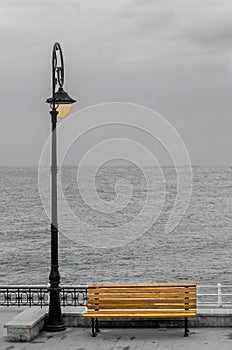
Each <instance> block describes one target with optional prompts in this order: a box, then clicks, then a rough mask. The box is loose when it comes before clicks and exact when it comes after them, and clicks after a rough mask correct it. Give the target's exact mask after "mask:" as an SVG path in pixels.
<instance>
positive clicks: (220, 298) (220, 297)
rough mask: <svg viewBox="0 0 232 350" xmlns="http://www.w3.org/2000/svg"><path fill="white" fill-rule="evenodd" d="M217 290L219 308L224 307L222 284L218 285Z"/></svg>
mask: <svg viewBox="0 0 232 350" xmlns="http://www.w3.org/2000/svg"><path fill="white" fill-rule="evenodd" d="M217 290H218V303H217V304H218V307H222V285H221V283H218V284H217Z"/></svg>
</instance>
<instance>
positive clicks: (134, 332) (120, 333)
mask: <svg viewBox="0 0 232 350" xmlns="http://www.w3.org/2000/svg"><path fill="white" fill-rule="evenodd" d="M231 348H232V328H195V329H192V330H191V332H190V335H189V337H188V338H184V337H183V329H181V328H176V329H173V328H169V329H152V328H150V329H148V328H146V329H142V328H139V329H138V328H137V329H125V328H124V329H121V328H115V329H103V330H102V331H101V333H100V334H99V335H98V336H97V337H96V338H92V337H91V331H90V329H88V328H67V329H66V330H65V331H63V332H60V333H46V332H41V333H40V335H39V336H38V337H37V338H36V339H34V340H33V341H31V342H30V343H9V342H6V341H5V340H4V337H3V336H1V337H0V350H31V349H33V350H85V349H87V350H95V349H98V350H140V349H141V350H150V349H152V350H157V349H163V350H168V349H170V350H171V349H172V350H181V349H185V350H186V349H188V350H193V349H194V350H198V349H199V350H227V349H228V350H229V349H231Z"/></svg>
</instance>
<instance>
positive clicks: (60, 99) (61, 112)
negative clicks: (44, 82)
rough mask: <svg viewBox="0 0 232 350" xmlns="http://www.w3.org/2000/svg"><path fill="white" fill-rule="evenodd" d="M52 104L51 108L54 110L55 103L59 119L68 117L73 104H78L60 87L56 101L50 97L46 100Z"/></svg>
mask: <svg viewBox="0 0 232 350" xmlns="http://www.w3.org/2000/svg"><path fill="white" fill-rule="evenodd" d="M46 102H47V103H49V104H50V108H51V109H52V108H53V103H54V102H55V108H56V110H57V112H58V115H57V117H58V118H60V119H62V118H64V117H66V116H67V115H68V114H69V113H70V112H71V110H72V107H73V103H75V102H76V100H74V99H73V98H72V97H70V96H69V95H68V93H67V92H66V91H64V90H63V88H62V87H61V86H60V87H59V89H58V91H56V92H55V95H54V99H53V97H50V98H48V99H47V100H46Z"/></svg>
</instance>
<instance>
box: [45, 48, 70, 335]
mask: <svg viewBox="0 0 232 350" xmlns="http://www.w3.org/2000/svg"><path fill="white" fill-rule="evenodd" d="M63 84H64V60H63V55H62V50H61V47H60V44H58V43H55V44H54V46H53V51H52V97H51V98H48V99H47V100H46V102H47V103H49V104H50V108H51V111H50V114H51V122H52V164H51V185H52V186H51V187H52V188H51V205H52V212H51V270H50V274H49V282H50V286H49V288H48V290H49V294H50V302H49V311H48V317H47V320H46V330H48V331H51V332H58V331H62V330H64V329H65V326H64V322H63V319H62V314H61V306H60V290H61V288H60V274H59V265H58V219H57V171H58V168H57V146H56V123H57V117H58V118H64V117H66V116H67V115H68V113H69V112H70V111H71V109H72V106H73V103H74V102H76V101H75V100H73V99H72V98H71V97H70V96H69V95H68V94H67V92H65V91H64V90H63ZM57 87H58V90H57V91H56V89H57Z"/></svg>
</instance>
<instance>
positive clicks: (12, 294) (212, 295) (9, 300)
mask: <svg viewBox="0 0 232 350" xmlns="http://www.w3.org/2000/svg"><path fill="white" fill-rule="evenodd" d="M87 291H88V286H87V285H73V286H72V285H63V286H62V285H61V293H60V299H61V306H63V307H65V306H74V307H78V306H85V305H87ZM48 305H49V291H48V286H46V285H0V306H25V307H26V306H29V307H31V306H39V307H41V308H42V307H44V306H48ZM197 307H198V308H199V309H203V308H211V309H212V308H224V309H225V308H226V309H232V285H222V284H221V283H218V284H217V285H197Z"/></svg>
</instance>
